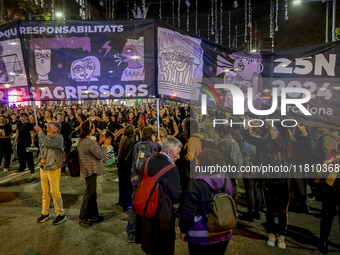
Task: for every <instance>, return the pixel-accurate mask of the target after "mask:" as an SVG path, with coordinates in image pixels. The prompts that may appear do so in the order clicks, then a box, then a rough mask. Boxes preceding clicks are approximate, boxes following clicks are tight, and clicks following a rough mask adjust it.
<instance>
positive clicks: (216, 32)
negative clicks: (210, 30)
mask: <svg viewBox="0 0 340 255" xmlns="http://www.w3.org/2000/svg"><path fill="white" fill-rule="evenodd" d="M217 18H218V15H217V0H215V43H218V31H217V25H218V19H217Z"/></svg>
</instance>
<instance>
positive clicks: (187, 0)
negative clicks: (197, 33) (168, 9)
mask: <svg viewBox="0 0 340 255" xmlns="http://www.w3.org/2000/svg"><path fill="white" fill-rule="evenodd" d="M185 4H186V5H187V31H189V14H190V13H189V7H190V1H189V0H186V2H185Z"/></svg>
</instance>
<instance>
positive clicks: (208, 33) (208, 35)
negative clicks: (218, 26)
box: [208, 14, 210, 40]
mask: <svg viewBox="0 0 340 255" xmlns="http://www.w3.org/2000/svg"><path fill="white" fill-rule="evenodd" d="M208 40H210V14H208Z"/></svg>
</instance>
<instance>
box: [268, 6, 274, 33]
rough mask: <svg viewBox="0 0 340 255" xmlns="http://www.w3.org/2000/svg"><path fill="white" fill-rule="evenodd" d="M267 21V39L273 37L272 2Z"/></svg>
mask: <svg viewBox="0 0 340 255" xmlns="http://www.w3.org/2000/svg"><path fill="white" fill-rule="evenodd" d="M269 20H270V28H269V38H272V37H273V31H274V29H273V26H274V24H273V0H270V14H269Z"/></svg>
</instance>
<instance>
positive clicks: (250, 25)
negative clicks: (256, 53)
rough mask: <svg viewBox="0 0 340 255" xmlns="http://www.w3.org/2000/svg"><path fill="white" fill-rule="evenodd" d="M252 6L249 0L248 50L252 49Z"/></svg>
mask: <svg viewBox="0 0 340 255" xmlns="http://www.w3.org/2000/svg"><path fill="white" fill-rule="evenodd" d="M251 23H252V7H251V0H249V25H248V26H249V52H251V51H252V48H253V27H252V24H251Z"/></svg>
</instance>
